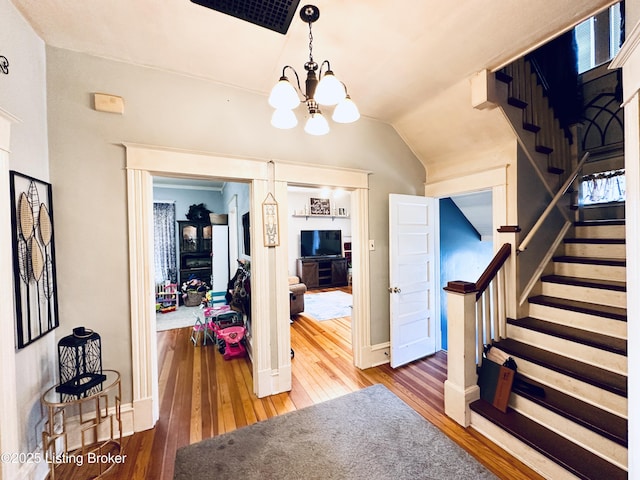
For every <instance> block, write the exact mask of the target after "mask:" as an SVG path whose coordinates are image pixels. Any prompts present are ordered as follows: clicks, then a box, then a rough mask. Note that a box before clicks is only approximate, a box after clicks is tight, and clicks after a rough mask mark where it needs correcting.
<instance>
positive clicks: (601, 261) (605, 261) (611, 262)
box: [553, 255, 627, 267]
mask: <svg viewBox="0 0 640 480" xmlns="http://www.w3.org/2000/svg"><path fill="white" fill-rule="evenodd" d="M553 261H554V262H564V263H585V264H589V265H608V266H610V267H626V265H627V260H626V259H623V258H596V257H574V256H570V255H559V256H557V257H553Z"/></svg>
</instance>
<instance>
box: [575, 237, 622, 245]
mask: <svg viewBox="0 0 640 480" xmlns="http://www.w3.org/2000/svg"><path fill="white" fill-rule="evenodd" d="M564 243H588V244H590V245H624V244H626V239H624V238H565V239H564Z"/></svg>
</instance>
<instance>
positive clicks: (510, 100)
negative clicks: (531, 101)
mask: <svg viewBox="0 0 640 480" xmlns="http://www.w3.org/2000/svg"><path fill="white" fill-rule="evenodd" d="M507 103H508V104H509V105H511V106H512V107H516V108H520V109H525V108H527V105H528V103H527V102H523V101H522V100H520V99H519V98H515V97H509V98H508V99H507Z"/></svg>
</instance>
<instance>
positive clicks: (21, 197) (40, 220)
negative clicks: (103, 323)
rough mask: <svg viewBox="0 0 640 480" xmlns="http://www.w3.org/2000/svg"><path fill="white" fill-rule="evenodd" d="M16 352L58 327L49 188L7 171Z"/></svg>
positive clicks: (46, 185) (32, 179)
mask: <svg viewBox="0 0 640 480" xmlns="http://www.w3.org/2000/svg"><path fill="white" fill-rule="evenodd" d="M9 183H10V184H9V191H10V195H11V205H12V209H11V237H12V246H13V275H14V285H15V287H14V291H15V319H16V348H18V349H21V348H24V347H26V346H27V345H29V344H31V343H33V342H35V341H36V340H38V339H40V338H42V337H43V336H45V335H46V334H47V333H49V332H51V331H52V330H54V329H55V328H57V327H58V326H59V325H60V321H59V318H58V295H57V282H56V262H55V242H54V228H53V199H52V188H51V184H50V183H47V182H44V181H42V180H38V179H36V178H33V177H30V176H28V175H24V174H22V173H19V172H16V171H13V170H11V171H10V172H9Z"/></svg>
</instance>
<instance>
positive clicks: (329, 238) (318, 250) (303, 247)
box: [300, 230, 342, 257]
mask: <svg viewBox="0 0 640 480" xmlns="http://www.w3.org/2000/svg"><path fill="white" fill-rule="evenodd" d="M300 256H302V257H340V256H342V231H341V230H302V231H300Z"/></svg>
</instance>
